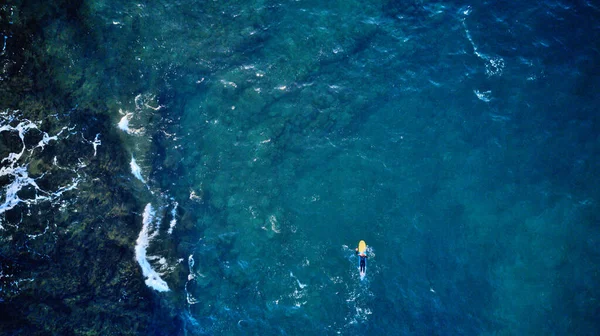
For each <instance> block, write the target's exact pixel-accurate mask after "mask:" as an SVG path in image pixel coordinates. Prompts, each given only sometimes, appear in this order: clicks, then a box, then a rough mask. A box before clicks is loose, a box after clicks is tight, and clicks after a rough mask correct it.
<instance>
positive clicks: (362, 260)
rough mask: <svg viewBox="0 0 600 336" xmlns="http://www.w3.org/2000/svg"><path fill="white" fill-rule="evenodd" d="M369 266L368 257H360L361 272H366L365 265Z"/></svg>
mask: <svg viewBox="0 0 600 336" xmlns="http://www.w3.org/2000/svg"><path fill="white" fill-rule="evenodd" d="M366 264H367V256H364V257H363V256H360V271H361V272H364V271H365V265H366Z"/></svg>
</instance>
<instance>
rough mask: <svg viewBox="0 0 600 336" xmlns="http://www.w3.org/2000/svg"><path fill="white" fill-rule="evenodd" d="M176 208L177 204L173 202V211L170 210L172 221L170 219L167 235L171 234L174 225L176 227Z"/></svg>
mask: <svg viewBox="0 0 600 336" xmlns="http://www.w3.org/2000/svg"><path fill="white" fill-rule="evenodd" d="M177 206H179V203H177V202H175V205H173V209H172V210H171V216H172V217H173V219H171V222H170V223H169V230H167V233H169V234H171V233H173V229H174V228H175V225H177V218H175V216H176V215H177Z"/></svg>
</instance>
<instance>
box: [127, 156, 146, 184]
mask: <svg viewBox="0 0 600 336" xmlns="http://www.w3.org/2000/svg"><path fill="white" fill-rule="evenodd" d="M129 165H130V166H131V173H132V174H133V176H135V177H136V178H137V179H138V180H140V181H142V182H143V183H146V181H145V180H144V178H143V177H142V169H141V168H140V166H138V164H137V162H135V158H134V157H133V155H132V156H131V162H130V163H129Z"/></svg>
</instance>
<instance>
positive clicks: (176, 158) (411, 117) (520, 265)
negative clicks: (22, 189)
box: [0, 1, 600, 335]
mask: <svg viewBox="0 0 600 336" xmlns="http://www.w3.org/2000/svg"><path fill="white" fill-rule="evenodd" d="M24 8H29V7H27V6H24ZM14 10H15V11H17V12H18V11H19V6H17V5H15V6H14ZM76 11H77V12H76V14H73V13H72V12H68V13H67V14H65V16H64V17H60V18H57V19H53V20H41V23H39V24H40V26H41V29H42V30H43V32H44V38H43V39H42V40H41V41H37V42H35V43H39V44H40V45H41V46H42V49H44V50H46V51H47V53H48V60H47V62H48V64H50V65H51V66H53V68H52V69H55V70H54V71H53V72H51V74H50V77H52V78H55V82H56V83H59V84H60V83H68V84H64V85H65V86H68V85H71V84H70V83H72V82H76V81H78V80H80V81H83V83H85V84H82V85H81V88H80V89H78V90H77V91H76V92H74V93H73V101H72V102H71V105H72V106H71V107H72V108H77V107H76V106H79V105H78V104H81V105H83V104H87V105H91V104H93V102H94V101H99V102H100V101H101V102H102V104H105V106H106V107H107V108H106V110H105V111H104V112H103V116H104V117H105V118H107V120H109V121H108V122H107V123H109V124H110V127H111V132H110V133H109V134H101V135H100V138H99V139H103V141H104V142H103V143H102V145H100V146H98V147H97V148H96V149H97V151H98V153H100V154H99V155H101V152H102V151H103V150H104V151H106V150H107V148H109V146H111V143H119V146H121V147H122V148H123V150H122V152H123V156H124V157H125V158H126V162H125V161H123V160H121V161H118V160H117V161H116V162H115V161H106V160H108V159H102V158H101V159H93V158H92V156H91V153H92V147H90V145H92V144H93V143H92V140H93V137H94V136H95V134H96V131H95V127H97V126H94V125H95V124H94V123H92V122H91V121H90V122H89V125H88V124H86V121H85V120H82V121H78V122H77V123H76V125H73V123H74V122H73V121H72V120H69V117H68V115H67V114H65V115H62V118H63V119H60V118H59V117H56V120H58V121H57V122H56V123H58V124H60V123H61V122H62V123H63V124H64V125H67V124H68V125H70V126H71V127H73V126H76V127H79V128H77V129H76V131H71V130H69V131H70V132H72V133H73V132H77V131H78V132H81V135H83V138H84V140H86V141H88V142H84V143H83V144H81V146H84V145H85V146H88V147H89V155H88V157H86V158H84V159H83V161H85V163H86V164H87V165H91V166H94V165H100V166H102V165H116V164H120V165H121V166H124V167H125V169H127V170H131V172H132V175H127V176H126V177H123V176H121V175H119V176H121V177H120V179H121V180H120V181H123V180H125V181H126V182H115V185H116V187H115V188H117V189H118V188H129V189H132V190H134V191H135V192H134V193H133V195H134V196H135V201H136V202H137V203H136V204H138V205H136V206H137V208H131V209H130V208H127V207H125V208H123V210H122V211H125V212H130V213H131V214H132V221H133V222H132V223H133V224H132V225H134V226H135V227H136V228H137V230H136V231H135V232H134V234H133V238H131V237H130V239H132V240H136V244H135V245H132V246H131V249H130V251H134V252H133V253H134V254H135V260H136V262H137V263H138V264H139V265H140V270H141V271H139V274H138V276H139V277H140V278H146V284H147V285H148V286H149V287H150V288H152V293H153V294H152V295H153V296H154V297H155V298H156V300H157V302H162V303H161V305H167V306H169V307H172V311H175V312H176V314H177V315H178V316H179V317H180V320H181V321H183V322H182V323H181V325H180V326H179V327H178V331H179V332H180V333H188V334H192V335H203V334H210V335H296V334H306V335H329V334H332V335H333V334H343V335H356V334H361V333H370V334H374V335H595V334H597V333H598V331H599V330H600V327H599V324H598V321H597V318H598V314H599V313H600V305H599V303H598V300H599V295H600V288H599V287H598V285H597V283H598V280H600V277H599V274H600V273H599V272H600V268H599V267H600V264H599V257H600V249H599V248H598V246H599V245H598V243H599V241H600V227H599V222H598V220H599V219H598V218H599V217H598V213H599V212H598V210H599V202H600V194H599V192H598V190H600V189H599V187H600V185H599V181H598V174H597V172H598V171H599V168H600V161H599V159H598V157H599V156H598V155H599V154H600V138H599V134H600V132H599V130H600V120H599V119H598V106H600V105H599V103H600V94H599V92H600V91H599V89H600V87H599V85H600V72H599V71H598V60H599V59H600V45H599V41H600V20H598V19H599V18H600V5H598V4H595V3H594V2H591V1H587V2H586V1H575V2H558V1H543V2H537V3H530V2H508V1H497V2H483V3H466V2H456V3H455V2H434V1H411V2H398V1H368V2H364V1H332V2H325V3H323V2H321V1H289V2H273V1H240V2H194V1H176V2H173V1H164V2H163V1H156V2H152V3H135V2H118V1H86V2H84V3H83V5H82V6H81V7H78V8H76ZM25 14H26V13H21V15H25ZM7 41H8V42H7V47H6V48H7V49H10V48H11V39H10V38H8V39H7ZM69 64H71V65H69ZM74 78H75V79H74ZM59 84H56V85H59ZM87 105H86V106H87ZM0 108H2V109H6V111H7V112H6V113H7V114H6V115H3V117H2V118H3V121H2V125H0V127H3V126H5V125H12V126H14V125H16V124H17V121H19V122H23V121H22V120H24V117H22V115H19V114H17V113H16V112H15V113H13V112H10V111H9V110H10V109H12V108H15V107H14V106H0ZM11 113H12V114H11ZM20 113H25V114H26V113H27V111H21V112H20ZM13 115H14V116H13ZM48 115H50V113H49V112H48ZM11 118H12V119H11ZM15 118H16V119H15ZM19 118H21V119H19ZM11 123H12V124H11ZM19 125H21V127H25V126H26V124H19ZM40 127H41V126H40ZM2 132H3V134H5V133H6V134H8V133H9V132H13V133H12V134H14V135H15V136H16V134H17V133H18V130H17V129H16V128H14V127H13V128H12V129H10V130H9V129H8V128H6V130H4V129H3V130H2ZM32 132H33V131H32ZM65 132H67V131H65ZM54 134H57V132H51V133H50V135H54ZM65 134H67V133H62V134H59V136H58V138H57V140H56V141H67V140H66V139H68V138H64V139H65V140H62V139H63V138H62V137H64V136H65ZM73 134H75V133H73ZM61 136H62V137H61ZM40 137H41V135H40ZM75 137H79V135H75ZM110 139H112V140H110ZM36 141H37V140H36ZM36 143H37V142H36ZM23 146H25V143H24V144H23ZM33 147H35V145H33ZM33 147H31V148H33ZM42 150H43V148H42ZM32 153H35V151H33V152H32ZM33 155H34V154H31V159H30V160H31V161H30V162H29V163H30V165H32V164H33V163H32V162H37V161H34V156H33ZM40 155H41V154H40ZM56 155H57V157H58V158H59V161H60V158H61V154H60V153H57V154H56ZM49 157H51V156H49ZM94 157H95V156H94ZM130 159H131V160H130ZM70 160H71V161H70V162H73V164H72V171H74V172H76V171H80V170H79V169H81V171H83V172H85V173H77V174H75V173H73V176H75V175H77V177H78V178H79V179H81V182H80V183H81V184H79V185H78V188H79V189H76V188H77V186H76V187H74V189H73V190H68V191H65V193H64V194H63V193H61V190H63V189H60V188H62V187H63V186H64V185H65V184H64V183H62V184H61V183H58V185H59V186H57V187H49V186H48V187H44V186H42V189H44V188H49V189H51V191H52V192H49V193H47V194H50V195H52V196H48V198H49V199H50V202H52V203H53V204H54V203H55V202H59V201H60V200H63V199H65V200H66V199H70V198H73V199H76V198H77V195H78V192H81V193H83V192H85V188H86V187H85V181H92V180H93V179H95V178H99V179H108V180H110V179H111V177H110V176H95V175H94V174H93V173H87V170H85V169H88V168H85V167H80V166H81V162H82V159H81V158H80V159H79V163H80V164H79V165H78V164H77V160H76V159H73V158H71V159H70ZM103 160H104V161H103ZM65 161H67V159H65ZM105 161H106V162H105ZM7 162H10V161H3V167H4V166H6V167H8V163H7ZM16 162H17V163H18V162H19V161H16ZM119 162H120V163H119ZM24 163H26V162H24ZM16 166H18V165H17V164H15V165H13V166H11V169H12V168H15V167H16ZM130 167H131V168H130ZM3 174H4V175H2V177H3V178H4V179H5V180H6V181H8V182H3V183H5V187H4V191H3V194H2V197H3V198H5V196H6V198H7V201H6V203H4V204H3V205H2V206H1V207H0V211H1V212H0V213H4V212H6V213H9V212H7V211H9V210H10V211H15V209H12V208H10V207H9V203H8V195H9V187H10V182H11V181H13V180H16V179H17V176H18V174H16V173H3ZM32 174H33V173H32V172H31V171H30V175H31V176H34V174H33V175H32ZM19 176H21V175H19ZM63 179H65V181H71V182H70V183H71V184H72V183H74V182H73V181H75V180H74V179H71V180H70V177H68V178H67V177H63ZM38 181H40V182H39V183H41V182H42V181H44V177H43V176H42V177H39V180H38ZM71 184H69V185H71ZM124 185H126V187H124ZM30 187H31V185H30ZM90 188H91V187H90ZM45 190H46V189H45ZM77 190H79V191H77ZM34 198H35V197H34ZM38 201H39V202H35V201H28V202H21V203H20V204H17V205H15V206H16V207H25V206H26V207H27V209H31V208H34V210H35V207H36V206H38V203H39V204H42V203H44V202H47V201H48V200H45V199H41V200H38ZM104 201H105V202H108V203H110V202H111V200H110V199H106V200H104ZM2 202H4V201H2ZM10 204H12V203H10ZM140 204H141V205H140ZM39 206H42V205H39ZM63 207H64V208H68V204H64V205H63ZM123 207H124V206H123ZM56 211H59V210H56ZM60 211H63V212H65V211H68V210H64V209H63V210H60ZM6 217H7V218H8V216H6ZM4 220H5V222H0V224H2V223H5V224H6V223H9V222H10V218H8V219H6V218H5V219H4ZM67 220H68V219H67ZM5 224H4V225H5ZM5 226H6V225H5ZM42 228H43V226H42ZM140 230H141V232H140ZM45 232H46V231H44V233H45ZM0 233H2V231H0ZM130 236H131V235H130ZM3 237H4V238H3V239H7V238H6V235H5V236H3ZM361 239H364V240H365V241H366V242H367V244H368V246H369V256H370V259H369V269H368V274H367V276H366V278H365V279H364V280H362V281H361V280H360V278H359V275H358V270H357V268H356V257H355V255H354V248H355V247H356V245H357V244H358V241H359V240H361ZM28 281H29V280H28ZM31 281H32V282H33V283H35V281H36V280H35V279H33V280H31ZM17 287H18V286H17ZM10 288H11V289H10V290H15V289H14V288H16V287H14V286H13V287H10ZM8 290H9V289H8V287H5V288H4V287H3V291H2V292H0V295H1V293H5V292H6V291H8ZM0 297H1V296H0ZM115 299H116V298H115ZM119 309H124V308H119ZM123 314H125V313H123ZM153 332H154V333H156V334H161V333H163V331H161V330H160V328H159V329H155V330H153Z"/></svg>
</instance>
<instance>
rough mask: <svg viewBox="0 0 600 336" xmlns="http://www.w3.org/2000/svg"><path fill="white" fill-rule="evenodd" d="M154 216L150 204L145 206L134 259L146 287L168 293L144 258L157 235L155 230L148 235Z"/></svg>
mask: <svg viewBox="0 0 600 336" xmlns="http://www.w3.org/2000/svg"><path fill="white" fill-rule="evenodd" d="M154 216H155V212H154V209H153V208H152V204H150V203H148V204H146V207H145V208H144V215H143V222H142V223H143V224H142V231H140V234H139V236H138V239H137V240H136V244H135V259H136V260H137V262H138V264H140V267H141V268H142V274H143V275H144V277H145V278H146V281H145V282H146V285H147V286H148V287H150V288H152V289H155V290H157V291H159V292H168V291H169V286H168V285H167V283H166V282H165V281H164V280H163V279H162V278H161V277H160V275H159V274H158V273H157V272H156V271H155V270H154V269H152V266H150V263H149V262H148V258H147V257H146V249H147V248H148V245H149V244H150V240H152V239H153V238H154V237H156V235H157V234H158V231H157V230H156V231H154V233H152V234H151V235H149V227H150V225H151V224H152V222H153V221H154Z"/></svg>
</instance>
